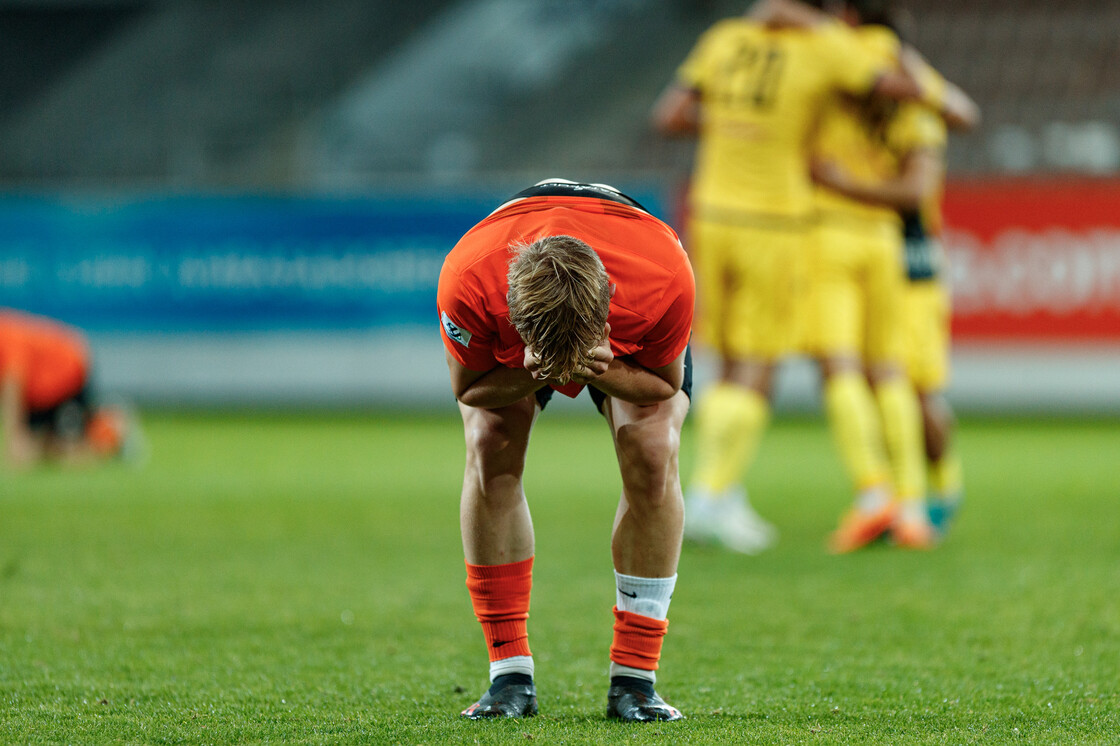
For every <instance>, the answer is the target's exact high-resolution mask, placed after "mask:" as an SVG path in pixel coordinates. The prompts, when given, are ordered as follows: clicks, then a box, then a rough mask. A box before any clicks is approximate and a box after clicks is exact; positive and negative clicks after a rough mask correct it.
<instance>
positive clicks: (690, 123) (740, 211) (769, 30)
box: [652, 0, 941, 553]
mask: <svg viewBox="0 0 1120 746" xmlns="http://www.w3.org/2000/svg"><path fill="white" fill-rule="evenodd" d="M839 93H847V94H850V95H853V96H866V95H868V94H871V93H876V94H879V95H882V96H886V97H889V98H897V99H924V98H926V97H928V94H929V92H928V91H924V90H923V89H922V87H921V86H920V85H919V84H918V82H917V81H916V80H914V78H913V77H912V76H910V75H909V74H908V73H907V71H905V70H898V69H896V68H895V67H894V66H893V65H890V64H889V63H888V62H886V61H884V60H883V59H882V58H881V57H879V56H877V55H875V54H872V53H870V52H868V50H866V49H865V48H864V46H863V45H862V44H861V43H860V41H859V39H858V37H857V36H856V34H855V32H854V31H853V30H852V29H851V28H849V27H848V26H847V25H845V24H842V23H840V22H838V21H835V20H832V19H830V18H828V17H827V16H824V14H822V13H820V11H819V10H815V9H813V8H811V7H810V6H809V5H807V4H804V3H801V2H797V0H760V2H758V3H755V4H754V6H752V8H751V9H750V10H749V11H748V12H747V14H746V15H744V16H741V17H738V18H730V19H726V20H724V21H721V22H720V23H718V24H716V25H715V26H713V27H712V28H711V29H710V30H709V31H707V32H706V33H705V34H704V35H703V36H702V37H701V38H700V40H699V41H698V43H697V44H696V45H695V47H694V48H693V50H692V52H691V53H690V54H689V56H688V57H687V59H686V60H685V61H684V63H683V64H682V65H681V66H680V68H679V70H678V72H677V79H676V81H675V82H673V83H672V84H670V85H669V86H668V88H667V89H666V90H665V92H664V93H663V94H662V95H661V97H660V98H659V99H658V101H657V103H656V104H655V106H654V110H653V114H652V118H653V123H654V126H655V127H656V128H657V129H658V131H660V132H661V133H663V134H666V135H690V134H698V135H699V145H698V151H697V157H696V167H695V170H694V174H693V178H692V187H691V193H690V215H691V219H690V225H689V235H688V246H689V251H690V254H691V255H692V259H693V261H694V263H695V266H696V273H697V283H698V285H699V290H700V302H699V308H700V315H699V323H698V325H697V328H698V330H699V333H700V336H701V338H702V339H703V341H704V342H706V343H707V344H708V345H709V346H710V347H711V349H713V350H714V351H715V352H716V354H718V356H719V369H718V373H717V379H718V380H717V381H716V383H715V384H714V385H713V386H711V387H710V388H709V389H708V390H707V391H706V392H705V393H704V394H703V395H702V396H701V397H700V399H699V401H698V403H697V412H696V417H697V421H696V424H697V434H698V435H697V447H698V453H697V462H696V468H695V471H694V473H693V475H692V479H691V482H690V484H689V488H688V495H687V511H686V523H685V535H686V536H687V537H689V538H691V539H695V540H697V541H715V542H717V543H720V544H722V545H724V546H726V547H727V548H729V549H732V550H734V551H739V552H744V553H755V552H758V551H761V550H763V549H765V548H766V547H768V546H770V545H771V544H772V543H773V542H774V540H775V536H776V534H775V530H774V528H773V527H772V526H770V525H769V524H768V523H766V522H765V521H763V520H762V519H761V518H760V517H759V516H758V515H757V514H756V513H755V512H754V510H753V508H751V506H750V504H749V502H748V500H747V498H746V491H745V489H744V487H743V484H742V482H743V478H744V474H745V472H746V470H747V469H748V467H749V466H750V464H751V462H752V461H753V459H754V456H755V453H756V452H757V449H758V445H759V440H760V438H761V436H762V433H763V432H764V431H765V429H766V426H767V423H768V420H769V415H770V398H771V394H772V388H773V386H772V382H773V378H774V373H775V370H776V368H777V365H778V364H779V363H780V362H781V361H782V360H783V359H784V358H786V357H787V356H789V355H791V354H792V353H793V352H794V351H795V350H796V348H797V346H798V345H799V343H800V341H801V337H800V335H801V325H802V319H801V316H802V315H803V314H804V312H805V311H804V305H805V304H804V303H803V297H804V292H805V285H806V271H807V268H806V261H807V256H806V252H807V242H808V241H809V240H810V238H811V234H810V232H811V230H812V227H813V225H814V220H815V212H814V204H813V185H812V182H811V179H810V164H809V151H808V148H807V147H806V144H807V142H808V141H809V138H810V134H811V132H812V130H813V128H814V125H815V123H816V122H817V120H818V116H819V115H820V113H821V109H822V107H823V105H824V104H825V102H827V101H828V100H829V97H830V96H831V95H833V94H839ZM934 105H936V106H940V105H941V104H940V102H938V103H935V104H934Z"/></svg>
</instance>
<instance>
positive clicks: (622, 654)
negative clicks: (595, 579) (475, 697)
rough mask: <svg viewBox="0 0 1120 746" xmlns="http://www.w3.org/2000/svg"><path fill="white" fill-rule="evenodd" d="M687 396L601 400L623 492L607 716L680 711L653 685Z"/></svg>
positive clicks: (670, 575) (634, 717)
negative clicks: (640, 402)
mask: <svg viewBox="0 0 1120 746" xmlns="http://www.w3.org/2000/svg"><path fill="white" fill-rule="evenodd" d="M688 405H689V401H688V396H687V395H686V394H685V393H684V392H678V393H677V394H676V395H675V396H674V397H673V398H672V399H669V400H668V401H665V402H661V403H659V404H655V405H652V406H647V407H640V406H636V405H633V404H627V403H625V402H621V401H618V400H616V399H607V400H606V401H605V402H604V404H603V411H604V414H606V416H607V421H608V422H609V424H610V427H611V433H612V435H613V437H614V444H615V454H616V455H617V457H618V464H619V469H620V472H621V475H622V496H621V498H620V500H619V505H618V512H617V513H616V515H615V523H614V532H613V536H612V539H611V554H612V557H613V558H614V567H615V582H616V587H617V595H616V599H617V603H616V606H615V619H616V621H615V625H614V630H615V633H614V643H613V644H612V645H611V687H610V691H609V692H608V694H607V716H608V717H610V718H617V719H620V720H626V721H649V720H677V719H679V718H681V717H682V715H681V713H680V711H679V710H677V709H676V708H675V707H673V706H671V705H669V704H668V703H666V702H665V701H664V700H662V699H661V697H660V696H658V694H657V692H656V691H655V690H654V683H655V681H656V674H655V671H656V670H657V666H658V661H659V659H660V657H661V641H662V638H663V637H664V635H665V631H666V630H667V628H668V621H667V617H668V610H669V599H670V598H671V597H672V595H673V588H674V586H675V584H676V579H677V575H676V573H677V562H678V560H679V559H680V551H681V534H682V528H683V525H684V501H683V499H682V497H681V487H680V472H679V467H678V456H679V453H680V436H681V426H682V425H683V424H684V418H685V415H686V414H687V412H688Z"/></svg>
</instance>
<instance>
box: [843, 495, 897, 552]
mask: <svg viewBox="0 0 1120 746" xmlns="http://www.w3.org/2000/svg"><path fill="white" fill-rule="evenodd" d="M897 515H898V505H897V503H895V502H894V501H891V502H889V503H886V504H885V505H883V506H882V507H881V508H879V509H878V510H873V511H870V512H868V511H863V510H858V509H856V508H853V509H852V510H849V511H848V512H847V513H845V514H844V517H843V518H841V519H840V525H839V527H837V529H836V530H835V531H833V532H832V536H830V537H829V539H828V549H829V551H830V552H832V553H833V554H847V553H848V552H854V551H855V550H857V549H862V548H863V547H865V546H867V545H868V544H870V543H871V542H873V541H875V540H876V539H878V538H879V537H880V536H882V535H883V534H884V533H886V532H887V530H889V529H890V527H891V525H892V524H893V523H894V522H895V518H896V516H897Z"/></svg>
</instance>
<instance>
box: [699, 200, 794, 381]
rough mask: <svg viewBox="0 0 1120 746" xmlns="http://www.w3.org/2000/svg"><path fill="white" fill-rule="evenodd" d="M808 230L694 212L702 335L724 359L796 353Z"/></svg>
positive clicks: (776, 356) (773, 356) (703, 339)
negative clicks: (735, 222)
mask: <svg viewBox="0 0 1120 746" xmlns="http://www.w3.org/2000/svg"><path fill="white" fill-rule="evenodd" d="M808 236H809V233H808V230H807V229H798V228H790V229H787V230H783V229H777V228H761V227H756V226H742V225H728V224H726V223H716V222H712V221H708V220H703V219H700V218H694V219H693V221H692V224H691V225H690V226H689V254H690V256H691V257H692V265H693V269H694V270H695V272H696V286H697V303H696V306H697V323H696V329H697V333H698V335H699V337H700V339H701V340H702V341H703V342H704V343H706V344H708V345H710V346H711V347H713V348H715V349H716V350H717V351H718V352H719V353H720V354H721V355H724V356H725V357H729V358H739V359H741V358H746V357H753V358H761V359H763V360H767V361H775V360H778V359H780V358H782V357H785V356H787V355H789V354H791V353H792V352H794V351H795V349H796V345H797V342H798V340H799V337H800V334H801V326H802V324H801V318H802V316H803V315H804V302H803V298H804V289H805V255H804V253H805V243H806V240H807V238H808Z"/></svg>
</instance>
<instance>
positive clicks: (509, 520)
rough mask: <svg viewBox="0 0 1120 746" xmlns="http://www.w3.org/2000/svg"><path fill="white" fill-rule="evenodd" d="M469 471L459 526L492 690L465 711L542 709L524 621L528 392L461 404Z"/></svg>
mask: <svg viewBox="0 0 1120 746" xmlns="http://www.w3.org/2000/svg"><path fill="white" fill-rule="evenodd" d="M459 411H460V413H461V414H462V416H463V431H464V435H465V439H466V469H465V471H464V475H463V493H462V498H461V500H460V503H459V524H460V528H461V531H462V535H463V553H464V555H465V557H466V563H467V587H468V589H469V590H470V594H471V603H472V605H473V607H474V611H475V615H476V616H477V617H478V619H479V621H480V622H481V623H482V630H483V635H484V637H485V638H486V646H487V650H488V652H489V655H490V682H491V684H490V688H489V690H487V691H486V692H485V693H484V694H483V695H482V697H481V698H480V699H479V700H478V701H477V702H475V703H474V704H473V705H471V706H470V707H468V708H467V709H466V710H464V711H463V713H462V714H463V716H464V717H468V718H471V719H474V720H477V719H482V718H494V717H530V716H532V715H535V714H536V713H537V695H536V686H535V684H534V682H533V658H532V653H531V651H530V649H529V640H528V630H527V627H526V619H527V618H528V615H529V594H530V589H531V587H532V562H533V551H534V547H533V523H532V519H531V518H530V515H529V506H528V503H527V502H526V500H525V491H524V489H523V487H522V475H523V474H524V471H525V454H526V452H527V450H528V445H529V433H530V431H531V430H532V427H533V422H534V420H535V419H536V416H537V412H538V408H537V403H536V400H535V399H534V397H532V396H529V397H526V398H525V399H522V400H521V401H519V402H516V403H515V404H511V405H510V406H508V407H502V408H500V409H476V408H474V407H468V406H465V405H463V404H460V405H459Z"/></svg>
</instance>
